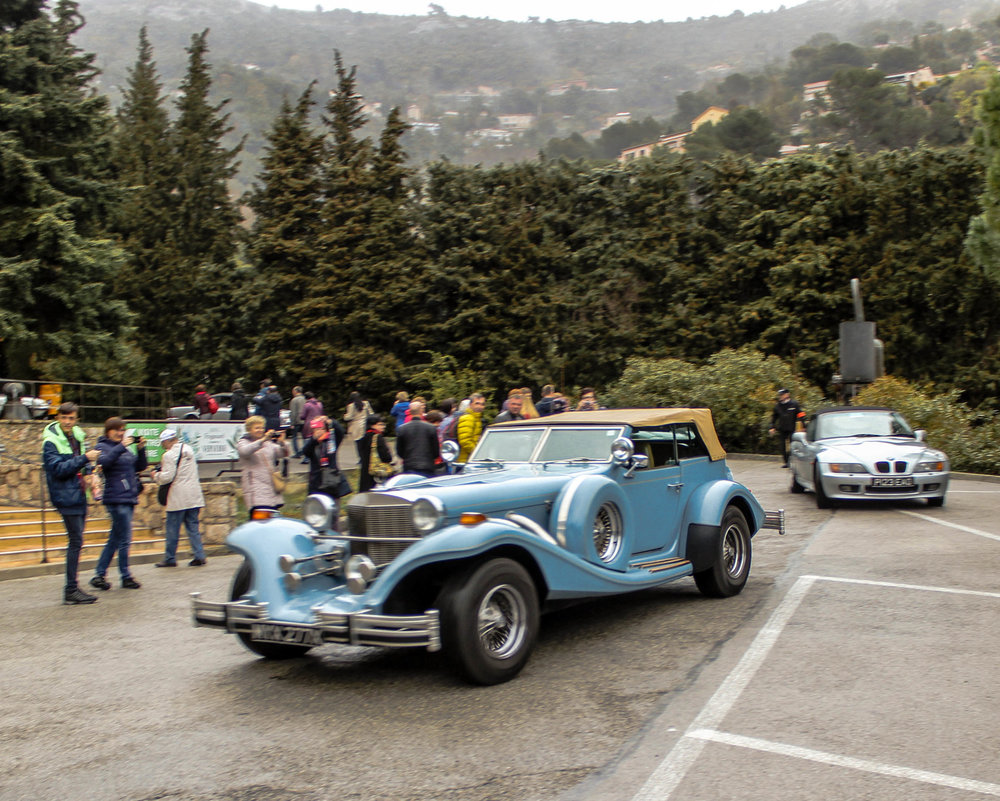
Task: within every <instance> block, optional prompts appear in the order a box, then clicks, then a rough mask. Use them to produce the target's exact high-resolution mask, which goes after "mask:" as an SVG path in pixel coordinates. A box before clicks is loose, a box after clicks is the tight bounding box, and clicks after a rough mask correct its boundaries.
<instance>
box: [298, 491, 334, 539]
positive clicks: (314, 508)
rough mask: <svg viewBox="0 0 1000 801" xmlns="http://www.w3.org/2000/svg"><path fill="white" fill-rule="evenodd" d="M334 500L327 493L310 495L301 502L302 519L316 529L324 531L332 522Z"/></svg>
mask: <svg viewBox="0 0 1000 801" xmlns="http://www.w3.org/2000/svg"><path fill="white" fill-rule="evenodd" d="M333 510H334V501H333V498H331V497H330V496H329V495H318V494H317V495H310V496H309V497H308V498H306V500H305V503H303V504H302V519H303V520H305V521H306V523H307V524H308V525H309V526H311V527H312V528H314V529H316V530H317V531H325V530H326V529H328V528H330V525H331V524H332V522H333Z"/></svg>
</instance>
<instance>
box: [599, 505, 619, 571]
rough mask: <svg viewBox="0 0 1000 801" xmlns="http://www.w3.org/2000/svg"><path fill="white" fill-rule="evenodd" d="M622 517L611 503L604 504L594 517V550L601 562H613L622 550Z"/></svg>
mask: <svg viewBox="0 0 1000 801" xmlns="http://www.w3.org/2000/svg"><path fill="white" fill-rule="evenodd" d="M623 540H624V536H623V526H622V515H621V512H619V511H618V507H617V506H615V505H614V504H613V503H605V504H602V505H601V508H600V509H598V510H597V514H596V515H594V549H595V550H596V551H597V556H598V558H600V560H601V561H602V562H613V561H615V559H617V558H618V554H620V553H621V550H622V542H623Z"/></svg>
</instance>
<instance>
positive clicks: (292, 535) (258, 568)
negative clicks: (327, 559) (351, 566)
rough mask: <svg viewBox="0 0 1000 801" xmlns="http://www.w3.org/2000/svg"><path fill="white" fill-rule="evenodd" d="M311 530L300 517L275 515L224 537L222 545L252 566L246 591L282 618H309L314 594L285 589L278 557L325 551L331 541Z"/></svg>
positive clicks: (302, 556) (249, 523) (306, 555)
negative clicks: (321, 537) (316, 537)
mask: <svg viewBox="0 0 1000 801" xmlns="http://www.w3.org/2000/svg"><path fill="white" fill-rule="evenodd" d="M315 533H316V532H315V531H314V530H313V529H312V528H310V527H309V526H308V525H307V524H306V523H304V522H302V521H301V520H295V519H293V518H288V517H275V518H271V519H270V520H261V521H255V520H251V521H250V522H248V523H244V524H243V525H241V526H239V527H237V528H235V529H233V531H232V532H230V534H229V536H228V537H226V545H227V546H229V548H230V549H231V550H233V551H236V552H237V553H239V554H242V555H243V557H244V558H245V559H246V560H247V561H248V562H249V563H250V567H251V568H252V570H253V584H252V585H251V587H250V591H249V593H248V594H249V595H251V596H253V598H254V600H255V601H256V602H258V603H267V604H269V606H270V607H271V609H272V611H275V610H279V609H280V610H281V619H283V620H289V621H303V622H305V621H309V620H311V619H312V612H311V610H310V606H311V605H312V604H315V602H316V598H315V596H314V595H313V593H312V592H305V593H303V592H294V593H293V592H289V591H288V588H287V587H286V585H285V573H284V571H283V570H282V569H281V568H280V567H279V565H278V560H279V559H280V558H281V557H282V556H285V555H288V556H291V557H293V558H294V559H305V558H307V557H315V556H318V555H320V554H322V553H324V552H325V551H328V550H329V549H330V547H331V544H332V543H331V541H330V540H328V539H324V540H316V539H315V538H314V535H315ZM304 564H309V563H304ZM329 581H330V579H329V578H327V579H325V580H324V584H323V586H324V588H325V590H328V589H329ZM339 583H343V580H342V579H340V580H339Z"/></svg>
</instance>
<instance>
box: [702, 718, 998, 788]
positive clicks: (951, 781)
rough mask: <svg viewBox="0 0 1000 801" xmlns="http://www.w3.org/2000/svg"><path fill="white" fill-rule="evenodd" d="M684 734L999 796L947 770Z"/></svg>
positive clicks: (713, 734)
mask: <svg viewBox="0 0 1000 801" xmlns="http://www.w3.org/2000/svg"><path fill="white" fill-rule="evenodd" d="M687 736H688V737H694V738H697V739H699V740H708V741H710V742H713V743H724V744H725V745H734V746H737V747H738V748H750V749H753V750H754V751H764V752H766V753H768V754H777V755H778V756H786V757H791V758H792V759H806V760H809V761H810V762H819V763H821V764H823V765H832V766H834V767H838V768H850V769H851V770H860V771H864V772H866V773H877V774H879V775H881V776H892V777H893V778H896V779H909V780H910V781H915V782H923V783H925V784H934V785H937V786H939V787H953V788H954V789H956V790H967V791H970V792H973V793H982V794H984V795H995V796H1000V784H991V783H990V782H981V781H977V780H976V779H966V778H963V777H961V776H949V775H948V774H947V773H932V772H931V771H927V770H917V769H916V768H906V767H902V766H901V765H887V764H885V763H884V762H871V761H869V760H867V759H855V758H854V757H849V756H843V755H842V754H830V753H827V752H826V751H815V750H813V749H812V748H800V747H799V746H797V745H787V744H786V743H775V742H771V741H770V740H760V739H758V738H757V737H744V736H742V735H740V734H728V733H727V732H721V731H711V730H709V729H699V730H698V731H693V732H691V733H689V734H688V735H687Z"/></svg>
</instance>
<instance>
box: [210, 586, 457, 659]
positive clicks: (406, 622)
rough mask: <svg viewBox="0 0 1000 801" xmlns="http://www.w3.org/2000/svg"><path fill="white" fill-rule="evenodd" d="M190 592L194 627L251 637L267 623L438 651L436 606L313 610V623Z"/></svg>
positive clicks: (325, 636)
mask: <svg viewBox="0 0 1000 801" xmlns="http://www.w3.org/2000/svg"><path fill="white" fill-rule="evenodd" d="M200 596H201V594H200V593H197V592H194V593H191V607H192V608H191V617H192V620H193V622H194V625H195V626H208V627H212V628H219V629H225V630H226V631H228V632H229V633H230V634H237V633H239V634H245V635H247V636H249V637H252V636H253V632H254V625H255V624H270V625H274V626H280V627H282V628H284V629H290V630H295V629H298V630H305V631H312V632H316V633H317V634H318V635H319V637H320V638H321V639H322V641H323V642H324V643H341V644H345V645H373V646H381V647H383V648H426V649H427V650H428V651H440V650H441V625H440V622H439V619H438V610H437V609H428V610H427V611H426V612H424V614H422V615H375V614H372V613H370V612H325V611H323V610H322V609H317V610H315V611H314V615H315V617H316V620H315V622H313V623H289V622H285V621H281V620H273V619H272V618H271V617H269V615H268V605H267V604H266V603H253V602H250V601H229V602H227V603H214V602H212V601H203V600H201V597H200Z"/></svg>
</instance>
